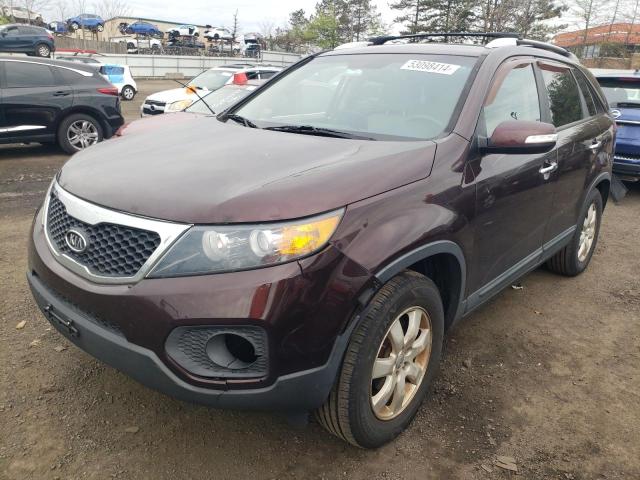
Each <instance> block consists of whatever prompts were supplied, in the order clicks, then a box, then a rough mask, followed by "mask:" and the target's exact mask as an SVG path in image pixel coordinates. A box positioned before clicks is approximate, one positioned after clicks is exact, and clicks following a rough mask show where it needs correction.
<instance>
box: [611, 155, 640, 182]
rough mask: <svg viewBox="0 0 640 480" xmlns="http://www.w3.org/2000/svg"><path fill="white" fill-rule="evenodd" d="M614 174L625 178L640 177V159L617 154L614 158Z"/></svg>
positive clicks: (635, 156)
mask: <svg viewBox="0 0 640 480" xmlns="http://www.w3.org/2000/svg"><path fill="white" fill-rule="evenodd" d="M613 173H616V174H618V175H624V176H631V177H640V157H638V156H637V155H634V156H629V155H625V154H623V153H622V154H615V155H614V157H613Z"/></svg>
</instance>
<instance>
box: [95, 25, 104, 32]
mask: <svg viewBox="0 0 640 480" xmlns="http://www.w3.org/2000/svg"><path fill="white" fill-rule="evenodd" d="M96 31H97V32H103V31H104V25H102V24H98V25H97V26H96Z"/></svg>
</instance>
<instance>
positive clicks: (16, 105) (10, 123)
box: [0, 60, 73, 141]
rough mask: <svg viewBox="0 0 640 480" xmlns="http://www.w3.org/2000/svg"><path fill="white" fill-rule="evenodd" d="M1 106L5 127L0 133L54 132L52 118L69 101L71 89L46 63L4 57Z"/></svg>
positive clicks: (6, 135)
mask: <svg viewBox="0 0 640 480" xmlns="http://www.w3.org/2000/svg"><path fill="white" fill-rule="evenodd" d="M3 63H4V66H5V69H4V70H5V75H4V76H5V82H4V87H3V89H2V104H1V105H0V106H1V108H2V112H3V116H4V119H5V126H4V127H3V131H2V132H1V133H0V136H1V137H2V138H4V139H7V138H12V139H15V140H17V141H19V140H20V138H22V137H34V136H39V135H54V134H55V133H56V131H55V127H56V121H57V119H58V118H59V117H60V114H61V112H62V111H63V110H65V109H67V108H70V107H71V106H72V104H73V90H72V89H71V87H69V86H68V85H65V84H63V83H64V82H62V81H61V80H59V79H58V78H57V77H56V76H55V75H54V72H53V69H52V68H51V67H49V66H48V65H46V64H41V63H37V62H33V63H32V62H30V61H23V60H5V61H4V62H3Z"/></svg>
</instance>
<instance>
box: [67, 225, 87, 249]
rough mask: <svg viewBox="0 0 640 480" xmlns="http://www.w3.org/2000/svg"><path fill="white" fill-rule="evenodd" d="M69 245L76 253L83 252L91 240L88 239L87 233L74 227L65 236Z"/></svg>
mask: <svg viewBox="0 0 640 480" xmlns="http://www.w3.org/2000/svg"><path fill="white" fill-rule="evenodd" d="M64 240H65V242H67V246H68V247H69V248H70V249H71V251H73V252H76V253H83V252H85V251H86V250H87V246H88V245H89V242H88V241H87V237H86V234H85V233H84V232H82V231H80V230H77V229H75V228H72V229H71V230H69V231H68V232H67V233H66V234H65V236H64Z"/></svg>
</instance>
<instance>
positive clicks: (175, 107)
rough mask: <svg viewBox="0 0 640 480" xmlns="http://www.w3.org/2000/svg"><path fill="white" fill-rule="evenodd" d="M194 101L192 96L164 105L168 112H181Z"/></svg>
mask: <svg viewBox="0 0 640 480" xmlns="http://www.w3.org/2000/svg"><path fill="white" fill-rule="evenodd" d="M192 103H193V100H191V99H190V98H189V99H186V100H178V101H177V102H171V103H167V106H166V107H164V111H165V112H166V113H172V112H181V111H182V110H184V109H185V108H187V107H188V106H189V105H191V104H192Z"/></svg>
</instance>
